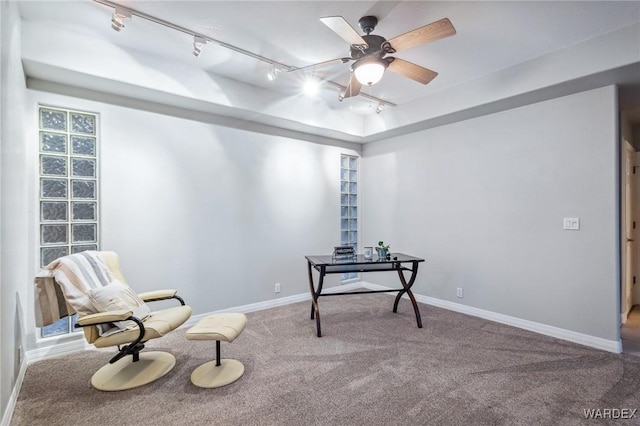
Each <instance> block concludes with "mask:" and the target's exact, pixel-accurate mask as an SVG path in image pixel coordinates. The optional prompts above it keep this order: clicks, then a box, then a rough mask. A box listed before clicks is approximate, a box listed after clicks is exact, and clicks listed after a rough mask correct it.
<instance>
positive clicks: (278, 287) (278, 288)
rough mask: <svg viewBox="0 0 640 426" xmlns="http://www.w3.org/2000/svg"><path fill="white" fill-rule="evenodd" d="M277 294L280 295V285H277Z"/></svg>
mask: <svg viewBox="0 0 640 426" xmlns="http://www.w3.org/2000/svg"><path fill="white" fill-rule="evenodd" d="M276 293H280V283H276Z"/></svg>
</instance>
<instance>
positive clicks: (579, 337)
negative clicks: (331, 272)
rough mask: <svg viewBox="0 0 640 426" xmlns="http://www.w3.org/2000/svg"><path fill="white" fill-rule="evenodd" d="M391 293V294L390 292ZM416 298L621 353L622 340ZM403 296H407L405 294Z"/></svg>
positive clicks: (419, 298)
mask: <svg viewBox="0 0 640 426" xmlns="http://www.w3.org/2000/svg"><path fill="white" fill-rule="evenodd" d="M361 284H362V286H363V287H366V288H368V289H370V290H386V289H389V287H385V286H381V285H378V284H373V283H369V282H365V281H362V282H361ZM392 295H393V294H392ZM414 296H415V298H416V300H417V301H418V302H420V303H424V304H427V305H432V306H436V307H438V308H443V309H447V310H449V311H454V312H459V313H462V314H466V315H471V316H474V317H478V318H483V319H486V320H490V321H495V322H499V323H501V324H506V325H510V326H513V327H517V328H521V329H523V330H528V331H533V332H534V333H539V334H543V335H545V336H550V337H555V338H556V339H560V340H566V341H569V342H573V343H578V344H580V345H584V346H589V347H592V348H595V349H601V350H603V351H607V352H613V353H617V354H619V353H622V340H618V341H615V340H607V339H603V338H600V337H595V336H590V335H588V334H584V333H578V332H576V331H571V330H566V329H564V328H559V327H554V326H551V325H546V324H541V323H538V322H535V321H529V320H525V319H522V318H517V317H512V316H510V315H504V314H499V313H496V312H491V311H487V310H484V309H480V308H474V307H473V306H468V305H462V304H460V303H455V302H450V301H448V300H442V299H436V298H434V297H428V296H423V295H420V294H415V293H414ZM403 298H408V297H407V296H406V295H404V296H403Z"/></svg>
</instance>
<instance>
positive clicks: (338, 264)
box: [305, 253, 424, 337]
mask: <svg viewBox="0 0 640 426" xmlns="http://www.w3.org/2000/svg"><path fill="white" fill-rule="evenodd" d="M305 258H306V259H307V268H308V271H309V290H310V291H311V298H312V303H311V319H314V318H315V320H316V329H317V332H318V337H321V336H322V333H321V331H320V309H319V308H318V298H319V297H320V296H341V295H348V294H362V293H389V292H394V291H397V292H398V295H397V296H396V300H395V302H394V303H393V312H398V302H399V301H400V298H401V297H402V295H403V294H405V293H406V294H407V295H408V296H409V299H411V303H412V304H413V310H414V312H415V313H416V322H417V323H418V328H422V319H421V318H420V310H419V309H418V304H417V303H416V299H415V297H413V293H412V292H411V286H412V285H413V283H414V281H415V280H416V275H417V274H418V264H419V263H420V262H424V259H420V258H418V257H413V256H408V255H406V254H402V253H392V254H391V256H390V258H389V259H378V258H377V257H376V256H375V255H374V257H373V259H365V258H364V256H362V255H358V256H355V257H352V258H348V259H334V258H333V256H305ZM312 269H315V270H316V271H318V273H319V277H318V287H317V288H316V287H315V286H314V283H313V273H312ZM384 271H397V272H398V276H399V277H400V282H401V283H402V288H394V289H388V290H364V291H355V292H341V293H326V294H322V283H323V281H324V276H325V275H327V274H342V273H345V272H384ZM404 271H410V272H411V277H410V278H409V281H407V280H406V278H405V277H404Z"/></svg>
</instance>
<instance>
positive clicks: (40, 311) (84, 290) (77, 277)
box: [35, 251, 113, 327]
mask: <svg viewBox="0 0 640 426" xmlns="http://www.w3.org/2000/svg"><path fill="white" fill-rule="evenodd" d="M112 280H113V277H112V276H111V272H110V271H109V269H108V268H107V266H106V265H105V264H104V262H103V261H102V259H100V257H99V256H98V253H97V252H95V251H84V252H82V253H77V254H72V255H70V256H64V257H61V258H59V259H56V260H54V261H53V262H51V263H50V264H48V265H47V266H45V268H44V269H43V270H41V271H40V272H39V273H38V275H36V278H35V287H36V294H35V300H36V307H35V308H36V309H35V312H36V325H37V326H38V327H43V326H47V325H50V324H53V323H55V322H56V321H58V320H59V319H60V318H64V317H65V316H68V315H73V314H74V313H78V314H80V315H87V314H91V313H95V312H96V309H95V307H94V306H93V304H92V303H91V299H90V298H89V289H92V288H98V287H102V286H106V285H107V284H109V283H110V282H111V281H112Z"/></svg>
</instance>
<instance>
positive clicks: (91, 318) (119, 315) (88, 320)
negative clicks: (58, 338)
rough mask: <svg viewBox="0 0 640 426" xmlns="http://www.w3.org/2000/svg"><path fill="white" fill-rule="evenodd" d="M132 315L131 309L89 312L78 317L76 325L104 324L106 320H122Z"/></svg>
mask: <svg viewBox="0 0 640 426" xmlns="http://www.w3.org/2000/svg"><path fill="white" fill-rule="evenodd" d="M132 316H133V312H132V311H126V310H124V309H123V310H121V311H109V312H98V313H97V314H89V315H85V316H82V317H79V318H78V325H80V326H81V327H86V326H88V325H96V324H104V323H107V322H114V321H124V320H127V319H129V318H130V317H132Z"/></svg>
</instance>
